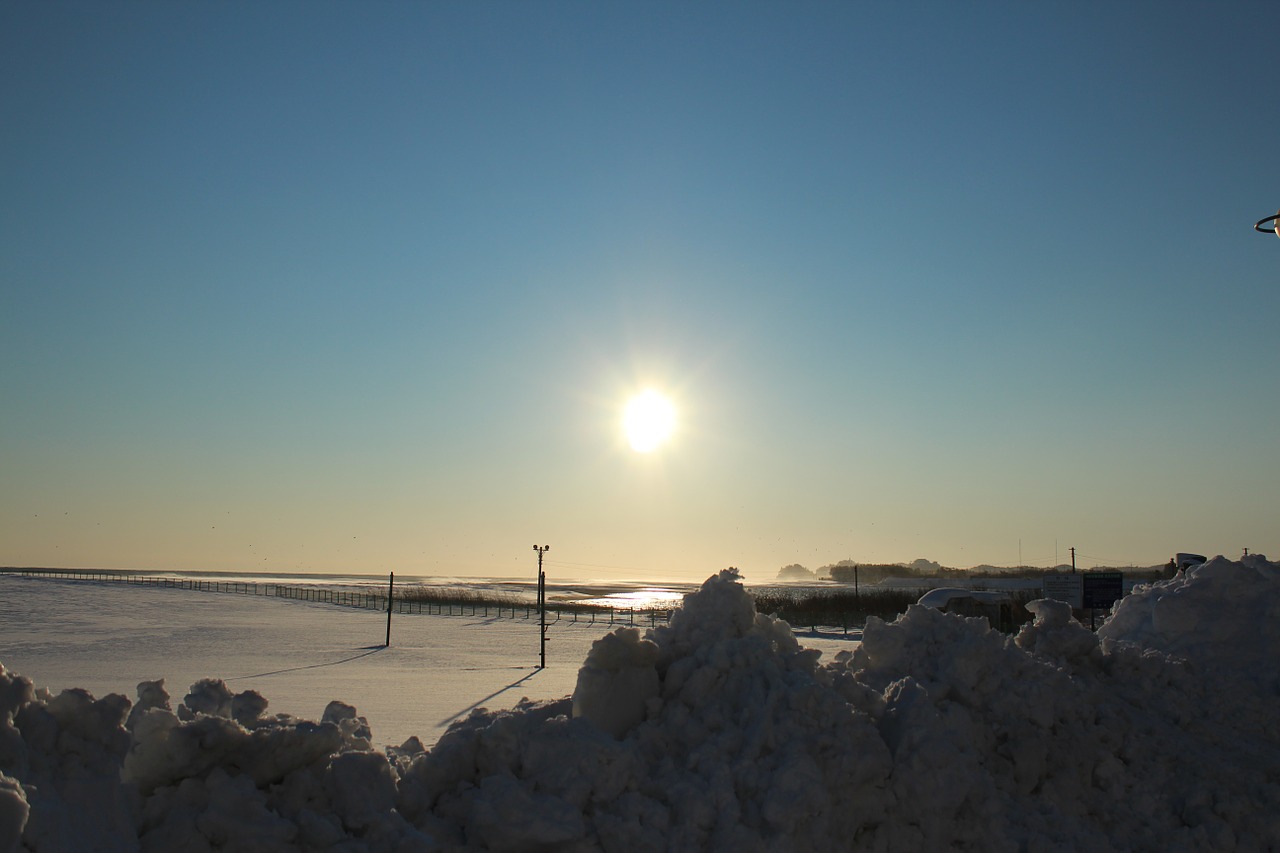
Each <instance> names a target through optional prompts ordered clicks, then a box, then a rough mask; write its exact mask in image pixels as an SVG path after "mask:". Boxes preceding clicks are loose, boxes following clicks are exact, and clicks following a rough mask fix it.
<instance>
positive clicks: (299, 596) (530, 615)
mask: <svg viewBox="0 0 1280 853" xmlns="http://www.w3.org/2000/svg"><path fill="white" fill-rule="evenodd" d="M12 574H20V575H21V576H22V577H51V578H58V579H60V580H76V581H94V582H109V583H125V584H132V585H136V586H157V587H165V588H169V589H189V590H196V591H199V592H219V593H227V594H235V595H261V596H268V597H273V598H287V599H292V600H294V601H309V602H313V603H316V604H332V605H335V606H338V607H354V608H358V609H361V610H378V611H381V612H384V613H385V612H386V610H387V594H386V593H385V592H365V591H363V590H358V589H343V588H341V587H317V586H297V585H294V584H280V583H258V582H256V581H213V580H200V579H198V578H168V577H157V576H154V575H139V574H133V573H131V572H122V571H101V570H96V571H95V570H88V569H22V570H20V571H19V572H13V573H12ZM392 612H393V613H404V614H420V615H424V616H428V615H429V616H473V617H476V618H485V619H531V620H536V619H537V618H538V607H537V605H535V604H534V603H532V602H529V603H518V604H506V603H492V604H489V603H484V602H447V601H446V602H436V601H430V600H427V599H417V598H401V597H400V596H393V601H392ZM670 619H671V611H670V610H669V609H666V608H630V607H607V606H594V605H582V604H576V605H569V606H558V605H555V604H548V605H547V620H548V621H549V622H566V623H579V624H586V625H641V626H644V625H648V626H650V627H654V626H656V625H658V624H659V623H665V622H667V621H669V620H670Z"/></svg>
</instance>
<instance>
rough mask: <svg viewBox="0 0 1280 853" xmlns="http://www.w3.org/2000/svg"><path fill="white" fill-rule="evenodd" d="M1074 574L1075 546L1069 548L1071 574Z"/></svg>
mask: <svg viewBox="0 0 1280 853" xmlns="http://www.w3.org/2000/svg"><path fill="white" fill-rule="evenodd" d="M1075 573H1076V546H1074V545H1072V546H1071V574H1073V575H1074V574H1075Z"/></svg>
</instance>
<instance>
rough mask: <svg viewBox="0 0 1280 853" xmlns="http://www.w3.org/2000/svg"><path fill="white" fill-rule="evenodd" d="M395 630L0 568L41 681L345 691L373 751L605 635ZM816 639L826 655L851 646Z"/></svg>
mask: <svg viewBox="0 0 1280 853" xmlns="http://www.w3.org/2000/svg"><path fill="white" fill-rule="evenodd" d="M454 585H455V586H456V585H457V584H454ZM391 628H392V635H391V646H390V648H384V647H383V644H384V642H385V641H386V638H387V617H386V614H385V613H379V612H376V611H369V610H359V609H354V608H347V607H335V606H332V605H326V604H311V603H307V602H301V601H293V600H289V599H284V598H266V597H256V596H246V595H234V594H225V593H215V592H199V591H194V590H181V589H165V588H163V587H151V586H129V585H125V584H121V583H114V582H90V581H59V580H53V579H49V578H23V577H20V576H17V575H11V574H3V573H0V663H2V664H3V665H4V666H5V668H6V669H9V670H12V671H15V672H20V673H23V674H24V675H29V676H30V677H31V678H32V680H33V681H34V682H35V684H36V686H37V687H48V688H49V689H50V690H52V691H53V692H55V693H56V692H58V691H61V690H64V689H66V688H69V687H82V688H84V689H86V690H88V691H89V692H91V693H93V694H94V695H95V696H104V695H106V694H108V693H121V694H124V695H125V696H127V697H128V698H130V699H133V698H134V697H135V691H136V687H137V685H138V684H139V683H140V682H142V681H152V680H156V679H159V678H164V679H165V687H166V689H167V690H168V691H169V692H170V693H172V694H173V695H174V696H176V697H179V698H180V697H181V696H182V695H183V693H185V692H186V690H187V688H188V687H190V686H191V685H192V684H193V683H195V682H196V681H197V680H199V679H201V678H219V679H222V680H224V681H226V682H227V685H228V686H229V687H230V688H231V689H232V690H235V691H237V692H239V691H244V690H256V691H257V692H259V693H261V694H262V695H263V696H265V697H266V698H267V700H268V701H269V702H270V706H269V708H268V710H269V712H270V713H287V714H291V715H294V716H298V717H302V718H306V719H319V717H320V714H321V713H322V712H323V711H324V707H325V704H326V703H328V702H329V700H331V699H339V700H341V701H343V702H347V703H349V704H351V705H354V706H355V707H357V708H358V709H359V710H360V714H361V716H364V717H365V718H366V719H367V720H368V721H369V724H370V727H371V728H372V732H373V743H374V744H375V745H376V746H379V747H382V746H387V745H391V746H398V745H400V744H401V743H403V742H404V741H405V740H406V739H407V738H409V737H410V736H417V737H418V738H419V739H420V740H421V741H422V742H423V743H424V744H426V745H430V744H433V743H435V741H436V739H437V738H439V737H440V735H441V734H443V733H444V731H445V730H446V728H447V727H448V725H449V723H451V722H453V720H454V719H456V718H457V717H459V716H465V715H466V714H467V713H468V712H469V711H470V710H471V709H472V708H473V707H478V706H483V707H487V708H490V709H495V710H496V709H499V708H509V707H511V706H513V705H514V704H515V703H516V702H518V701H519V700H520V699H521V698H525V697H528V698H530V699H557V698H560V697H561V696H566V695H568V694H570V693H572V692H573V687H574V684H575V681H576V679H577V675H578V667H580V666H581V665H582V661H583V660H584V659H585V658H586V656H587V651H588V650H589V649H590V647H591V643H592V642H593V641H595V640H597V639H599V637H600V636H601V635H602V634H604V633H605V632H607V631H608V630H609V626H608V625H607V624H599V623H598V624H596V625H589V624H586V623H583V622H579V623H576V624H575V623H574V622H571V621H568V620H563V621H560V622H555V623H552V625H551V627H550V629H549V631H548V638H549V641H548V643H547V667H546V669H539V668H538V667H537V664H538V628H537V624H536V620H533V621H526V620H524V619H510V618H505V619H498V618H490V619H485V618H472V617H464V616H427V615H405V614H396V615H395V616H394V617H393V619H392V625H391ZM809 643H810V645H815V646H817V647H819V648H825V649H826V650H827V651H828V656H830V655H831V654H834V652H835V651H836V650H838V649H841V648H847V647H848V645H849V644H848V642H847V641H843V640H842V639H836V638H833V639H831V640H829V641H825V642H824V641H823V640H821V639H819V638H814V637H813V636H812V635H809Z"/></svg>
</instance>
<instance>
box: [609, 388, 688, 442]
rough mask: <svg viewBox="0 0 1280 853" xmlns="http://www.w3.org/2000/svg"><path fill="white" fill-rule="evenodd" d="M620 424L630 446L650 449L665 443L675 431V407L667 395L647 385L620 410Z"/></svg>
mask: <svg viewBox="0 0 1280 853" xmlns="http://www.w3.org/2000/svg"><path fill="white" fill-rule="evenodd" d="M622 426H623V428H624V429H625V430H626V432H627V441H629V442H631V449H632V450H634V451H636V452H637V453H649V452H651V451H653V450H656V449H657V448H658V447H660V446H661V445H662V444H664V443H665V442H666V441H667V439H669V438H670V437H671V433H672V432H674V431H675V428H676V407H675V406H674V405H672V403H671V401H670V400H669V399H667V398H666V397H664V396H662V395H661V394H659V393H658V392H657V391H654V390H652V389H649V390H647V391H644V392H643V393H641V394H637V395H636V396H635V397H632V398H631V401H630V402H628V403H627V408H626V410H625V411H624V412H623V414H622Z"/></svg>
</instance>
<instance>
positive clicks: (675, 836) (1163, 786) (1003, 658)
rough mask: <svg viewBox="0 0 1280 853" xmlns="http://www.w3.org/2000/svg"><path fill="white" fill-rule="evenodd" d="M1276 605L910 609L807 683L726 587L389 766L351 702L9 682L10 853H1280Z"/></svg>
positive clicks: (1251, 572)
mask: <svg viewBox="0 0 1280 853" xmlns="http://www.w3.org/2000/svg"><path fill="white" fill-rule="evenodd" d="M1278 601H1280V567H1277V565H1276V564H1273V563H1269V562H1267V561H1266V560H1265V559H1262V558H1250V559H1249V560H1248V561H1245V562H1242V563H1232V562H1229V561H1226V560H1221V559H1218V560H1214V561H1211V562H1210V563H1208V564H1206V565H1205V566H1202V567H1199V568H1198V569H1194V570H1192V571H1189V572H1187V573H1186V574H1185V575H1179V576H1178V577H1176V578H1174V579H1173V580H1171V581H1167V582H1164V583H1161V584H1155V585H1153V586H1151V587H1146V588H1141V589H1139V590H1138V591H1136V592H1135V594H1134V595H1132V596H1130V597H1128V598H1126V599H1125V600H1124V601H1122V602H1121V603H1119V604H1118V605H1117V607H1116V609H1115V612H1114V614H1113V615H1112V617H1111V619H1110V620H1109V621H1108V622H1107V623H1106V625H1105V626H1104V627H1103V629H1102V630H1101V631H1100V632H1099V633H1098V634H1096V635H1095V634H1093V633H1091V632H1090V631H1088V630H1087V629H1085V628H1084V627H1082V626H1080V625H1079V624H1078V623H1076V622H1075V621H1073V620H1072V619H1071V614H1070V609H1069V608H1067V607H1066V606H1065V605H1062V604H1060V603H1058V602H1052V601H1040V602H1033V603H1032V605H1031V607H1030V609H1031V610H1032V612H1033V613H1034V615H1035V620H1034V622H1032V623H1029V624H1028V625H1026V626H1024V627H1023V629H1022V631H1021V632H1020V633H1019V634H1018V636H1017V637H1016V638H1009V637H1005V636H1004V635H1001V634H999V633H997V632H995V631H992V630H991V629H990V628H989V627H988V626H987V624H986V622H985V620H983V619H980V618H964V617H959V616H954V615H948V614H945V613H942V612H940V611H937V610H935V609H932V608H929V607H922V606H913V607H912V608H910V610H909V611H908V612H907V613H905V614H904V615H903V616H901V617H900V618H899V619H897V620H896V621H894V622H892V623H886V622H883V621H881V620H877V619H871V620H869V621H868V624H867V626H866V629H865V632H864V635H863V642H862V644H861V646H859V647H858V648H857V649H856V650H855V651H853V652H841V653H840V654H838V655H837V656H836V659H835V660H834V661H831V662H829V663H827V664H825V665H822V664H820V663H819V660H818V658H819V654H818V653H817V652H815V651H812V650H806V649H803V648H801V647H800V646H799V644H798V643H797V641H796V639H795V637H794V636H793V635H792V633H791V631H790V629H789V628H788V627H787V625H786V624H785V623H783V622H781V621H779V620H777V619H774V618H772V617H769V616H765V615H762V614H758V613H756V612H754V609H753V607H752V603H751V599H750V597H749V596H748V595H747V594H746V592H745V591H744V590H743V588H742V586H741V584H740V583H739V581H738V579H737V577H736V576H735V575H734V574H732V573H731V572H722V573H720V574H719V575H716V576H714V577H712V578H710V579H708V580H707V582H706V583H704V584H703V586H702V588H701V589H700V590H699V591H698V592H696V593H693V594H691V595H689V596H687V597H686V599H685V602H684V606H683V607H682V608H681V609H680V610H679V611H678V612H676V613H675V614H674V616H673V618H672V620H671V622H670V624H669V625H666V626H662V627H659V628H656V629H654V630H651V631H649V632H647V634H645V635H644V636H641V634H640V633H639V632H638V631H636V630H635V629H632V628H624V629H620V630H619V631H616V632H614V633H613V634H610V635H607V636H606V637H604V638H602V639H600V640H599V641H597V643H596V644H595V646H594V647H593V648H592V650H591V652H590V654H589V655H588V657H587V660H586V662H585V664H584V666H583V668H582V670H581V671H580V673H579V679H578V686H577V689H576V690H575V692H574V695H573V696H572V697H566V698H565V699H563V700H558V701H551V702H533V703H531V702H523V703H521V704H520V705H518V706H517V707H516V708H515V709H512V710H509V711H498V712H490V711H486V710H484V709H479V710H476V711H474V712H473V713H472V714H471V715H470V716H469V717H468V718H466V719H464V720H462V721H460V722H458V723H456V724H455V725H454V726H453V727H452V728H451V729H450V730H449V731H448V732H447V733H446V734H445V735H444V736H443V737H442V738H441V739H440V741H439V742H438V743H437V744H436V746H435V747H433V748H432V749H431V750H429V751H428V750H423V749H422V747H421V744H420V743H418V742H417V741H416V739H410V741H409V742H407V743H405V744H404V745H403V746H402V747H400V748H398V749H391V750H388V751H387V753H386V754H384V753H382V752H377V751H374V750H373V749H372V748H371V746H370V733H369V731H368V726H367V724H366V723H365V721H364V720H363V719H362V718H361V717H360V716H359V715H358V713H357V712H356V710H355V709H354V708H352V707H351V706H349V705H343V704H342V703H331V704H330V707H329V708H328V709H327V710H326V712H325V715H324V718H323V719H322V720H321V721H320V722H319V723H313V722H307V721H303V720H298V719H294V718H291V717H287V716H283V715H277V716H269V715H268V714H267V713H266V709H267V702H266V700H265V699H263V698H262V697H261V696H259V695H258V694H256V693H253V692H252V691H250V692H246V693H241V694H232V693H231V691H230V690H228V689H227V687H226V685H225V684H223V683H222V682H219V681H213V680H204V681H201V682H198V683H197V684H196V685H193V686H192V688H191V690H190V692H189V693H188V694H187V695H186V696H185V698H184V699H183V700H182V702H181V703H180V704H179V705H178V707H177V709H176V710H175V709H173V708H172V707H171V702H170V699H169V696H168V694H167V692H166V691H165V689H164V684H163V682H162V681H157V682H143V683H142V684H141V685H139V701H138V702H137V703H136V704H135V705H132V706H131V703H130V702H129V701H128V700H126V699H125V698H124V697H122V696H115V695H112V696H106V697H104V698H102V699H94V698H93V697H92V696H90V695H89V694H87V693H85V692H84V691H76V690H70V691H64V692H63V693H61V694H60V695H58V696H51V695H50V694H49V693H48V692H47V691H43V690H38V689H36V688H34V687H33V685H32V683H31V682H30V681H29V680H28V679H26V678H24V677H22V676H18V675H16V674H14V673H11V672H6V671H4V670H3V668H2V667H0V853H5V851H9V850H32V851H63V850H73V849H100V850H137V849H142V850H177V849H181V850H214V849H223V848H224V847H226V846H228V845H231V844H232V842H233V841H234V845H236V846H239V847H245V848H251V849H255V850H299V849H305V850H334V851H337V850H342V851H354V850H375V851H380V850H387V851H391V850H395V851H412V850H424V851H425V850H462V849H472V850H481V849H485V850H531V849H557V850H581V851H588V850H591V851H596V850H603V851H614V850H637V849H669V850H703V849H710V850H722V849H723V850H783V851H785V850H811V849H854V850H858V849H867V850H887V851H894V850H922V849H941V848H954V849H974V850H977V849H980V850H995V851H1002V850H1009V851H1015V850H1032V851H1036V850H1059V849H1064V850H1065V849H1092V850H1099V851H1107V850H1131V849H1159V850H1171V851H1178V850H1208V849H1213V850H1268V849H1276V848H1277V847H1280V732H1278V731H1277V730H1276V727H1275V725H1274V720H1275V719H1277V718H1278V712H1280V691H1277V689H1276V681H1275V673H1274V669H1273V666H1272V662H1271V661H1270V660H1266V658H1265V655H1266V654H1268V653H1272V654H1273V653H1274V649H1275V648H1277V640H1278V639H1280V620H1277V619H1276V618H1274V617H1275V616H1276V615H1277V612H1276V608H1277V606H1280V605H1278ZM1228 605H1229V606H1228ZM1223 623H1229V624H1223ZM1264 662H1265V665H1264Z"/></svg>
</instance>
